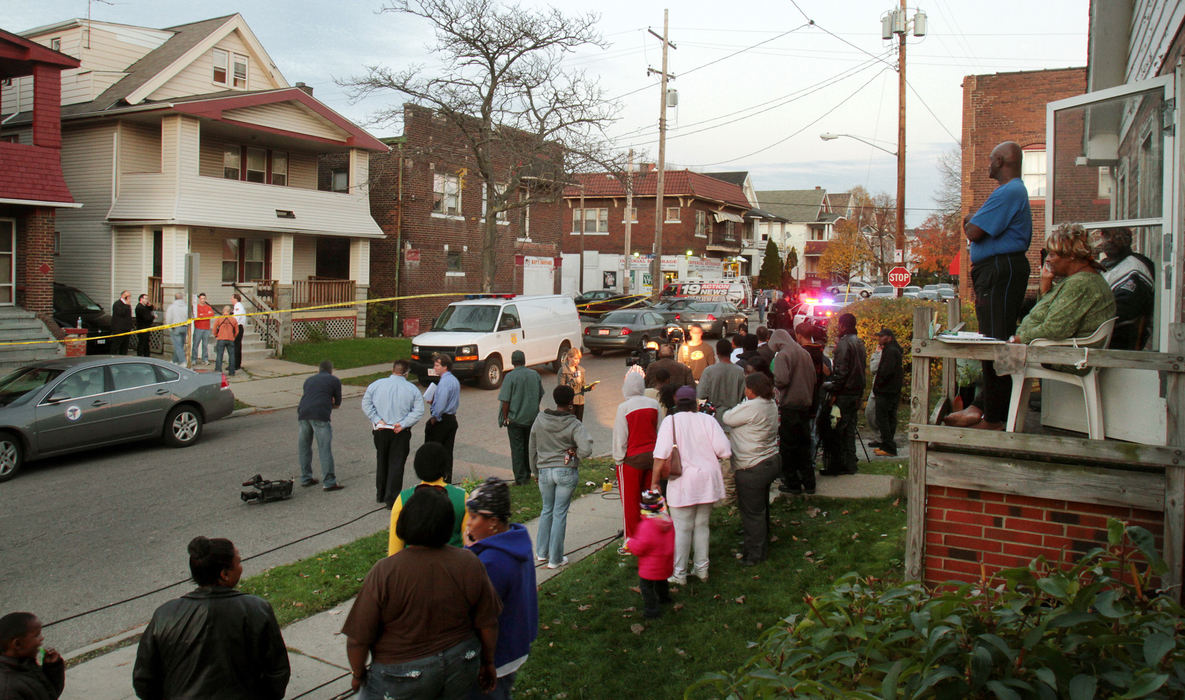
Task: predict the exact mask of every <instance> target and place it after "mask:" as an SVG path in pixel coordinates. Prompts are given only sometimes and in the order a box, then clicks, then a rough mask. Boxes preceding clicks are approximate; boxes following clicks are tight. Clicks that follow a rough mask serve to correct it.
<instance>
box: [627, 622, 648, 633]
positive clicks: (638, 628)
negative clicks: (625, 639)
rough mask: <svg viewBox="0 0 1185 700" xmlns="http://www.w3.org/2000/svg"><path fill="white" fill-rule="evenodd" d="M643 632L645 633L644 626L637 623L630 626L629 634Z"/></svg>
mask: <svg viewBox="0 0 1185 700" xmlns="http://www.w3.org/2000/svg"><path fill="white" fill-rule="evenodd" d="M645 631H646V625H642V624H639V623H637V622H635V623H634V624H632V625H630V632H633V633H634V634H642V633H643V632H645Z"/></svg>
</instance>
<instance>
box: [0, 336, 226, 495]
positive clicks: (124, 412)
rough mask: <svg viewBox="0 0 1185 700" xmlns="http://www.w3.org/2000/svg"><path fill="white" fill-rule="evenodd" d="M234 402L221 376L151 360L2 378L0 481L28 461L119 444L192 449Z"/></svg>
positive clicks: (92, 359) (82, 362) (107, 358)
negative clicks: (156, 441) (154, 441)
mask: <svg viewBox="0 0 1185 700" xmlns="http://www.w3.org/2000/svg"><path fill="white" fill-rule="evenodd" d="M234 404H235V397H234V394H233V393H231V390H230V386H229V385H228V384H227V382H226V378H225V377H224V376H223V375H222V374H220V373H213V372H207V373H199V372H193V371H190V370H188V369H185V368H184V367H178V366H176V365H173V364H170V363H168V362H164V361H161V360H157V359H154V358H149V357H115V356H111V355H99V356H94V355H92V356H89V357H66V358H60V359H56V360H47V361H45V362H38V363H36V364H31V365H27V366H25V367H21V368H20V369H17V370H14V371H13V372H11V373H10V374H8V375H7V376H5V377H4V378H3V379H0V481H7V480H8V479H11V478H12V477H13V476H15V475H16V473H17V471H19V470H20V468H21V466H22V465H23V464H24V463H25V461H26V460H33V459H40V458H43V457H49V456H52V455H59V454H64V453H67V452H75V451H78V450H86V449H91V448H95V447H102V446H105V445H112V444H115V443H120V442H131V441H135V440H144V439H148V438H161V439H163V440H164V441H165V442H166V443H167V444H169V445H172V446H174V447H188V446H190V445H192V444H194V443H195V442H197V439H198V437H200V436H201V434H202V426H203V425H204V424H205V423H206V422H208V421H212V420H217V419H219V418H223V417H225V416H228V415H230V413H231V411H233V410H234Z"/></svg>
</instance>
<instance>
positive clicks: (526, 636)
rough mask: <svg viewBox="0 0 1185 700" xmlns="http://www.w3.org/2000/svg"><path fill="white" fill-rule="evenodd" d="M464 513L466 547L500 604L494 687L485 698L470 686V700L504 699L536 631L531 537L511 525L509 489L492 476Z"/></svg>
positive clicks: (537, 611)
mask: <svg viewBox="0 0 1185 700" xmlns="http://www.w3.org/2000/svg"><path fill="white" fill-rule="evenodd" d="M465 510H466V514H467V516H468V518H467V520H466V526H465V545H466V547H468V548H469V550H470V551H472V552H473V553H474V554H476V555H477V558H478V559H480V560H481V563H482V564H485V567H486V574H487V575H489V577H490V582H491V583H493V584H494V590H495V591H497V592H498V598H500V599H501V600H502V614H501V615H499V616H498V646H497V647H496V648H495V650H494V664H495V665H496V666H497V669H498V685H497V686H496V687H495V688H494V690H492V691H491V692H490V693H488V694H485V693H482V692H481V691H480V690H479V689H478V688H477V687H476V686H475V687H474V688H473V690H472V691H470V693H469V697H470V698H498V699H499V700H501V699H508V698H509V697H510V689H511V687H513V686H514V677H515V674H516V673H518V669H519V668H520V667H521V666H522V665H523V664H524V663H525V662H526V660H527V654H529V653H530V651H531V643H532V642H534V641H535V637H536V635H537V634H538V632H539V598H538V595H537V593H536V588H535V563H534V562H533V561H532V560H531V555H532V554H533V552H534V550H533V549H532V547H531V536H530V535H528V534H527V528H525V527H523V526H522V525H520V524H519V523H512V522H510V487H509V486H508V485H507V484H506V482H504V481H502V480H501V479H498V478H497V477H490V478H489V479H486V481H485V483H483V484H482V485H480V486H478V487H477V488H476V489H474V490H473V493H471V494H469V500H468V501H466V502H465Z"/></svg>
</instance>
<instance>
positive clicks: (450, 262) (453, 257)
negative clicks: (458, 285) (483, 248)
mask: <svg viewBox="0 0 1185 700" xmlns="http://www.w3.org/2000/svg"><path fill="white" fill-rule="evenodd" d="M444 262H445V270H447V271H448V272H461V273H462V274H464V273H463V272H462V270H461V253H459V252H458V251H455V250H450V251H447V252H446V253H445V260H444Z"/></svg>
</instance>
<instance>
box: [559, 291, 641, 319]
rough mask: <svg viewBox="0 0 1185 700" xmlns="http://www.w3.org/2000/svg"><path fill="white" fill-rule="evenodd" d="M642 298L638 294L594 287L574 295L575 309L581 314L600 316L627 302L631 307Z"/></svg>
mask: <svg viewBox="0 0 1185 700" xmlns="http://www.w3.org/2000/svg"><path fill="white" fill-rule="evenodd" d="M642 299H643V297H642V296H641V295H639V294H629V295H625V294H622V293H621V292H618V291H615V290H612V289H594V290H592V291H590V292H585V293H584V294H581V295H580V296H578V297H576V300H575V301H576V310H577V312H579V313H580V315H581V316H600V315H601V314H603V313H605V312H608V311H613V310H614V309H620V308H621V307H623V306H626V305H627V304H628V305H630V306H631V307H633V306H635V305H636V302H640V301H641V300H642Z"/></svg>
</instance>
